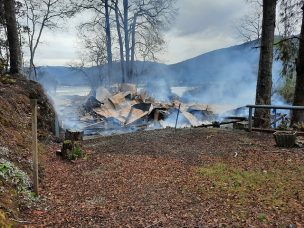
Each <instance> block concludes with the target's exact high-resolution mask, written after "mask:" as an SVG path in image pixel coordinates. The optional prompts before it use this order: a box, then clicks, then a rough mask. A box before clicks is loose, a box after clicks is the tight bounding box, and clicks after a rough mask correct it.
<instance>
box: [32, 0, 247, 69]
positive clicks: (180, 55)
mask: <svg viewBox="0 0 304 228" xmlns="http://www.w3.org/2000/svg"><path fill="white" fill-rule="evenodd" d="M177 7H178V8H179V12H178V15H177V17H176V19H175V20H174V22H173V23H172V25H171V29H170V30H169V31H167V32H166V34H165V37H166V38H167V41H168V47H167V48H166V51H164V52H163V53H161V54H160V55H159V58H160V60H161V61H162V62H164V63H175V62H178V61H182V60H185V59H188V58H191V57H194V56H197V55H200V54H203V53H205V52H207V51H211V50H214V49H218V48H223V47H227V46H231V45H234V44H237V43H239V40H238V39H237V38H236V37H237V36H236V31H235V29H234V26H235V25H234V24H235V21H236V20H237V19H238V18H240V17H241V16H243V15H244V14H245V13H246V12H247V10H248V5H247V4H246V2H245V0H187V1H186V0H178V1H177ZM80 20H82V18H80V19H79V18H78V19H77V18H76V19H74V20H72V21H70V22H69V23H67V24H66V28H65V29H64V30H59V31H55V32H51V31H48V32H46V33H45V34H44V35H43V41H44V43H43V44H41V46H39V48H38V52H37V56H36V64H37V65H65V64H66V63H68V62H71V61H74V60H76V59H77V49H78V48H79V47H78V46H77V44H76V31H75V29H73V27H74V26H75V25H76V24H77V23H76V22H79V21H80ZM67 27H69V28H70V29H69V31H67Z"/></svg>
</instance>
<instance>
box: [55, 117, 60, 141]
mask: <svg viewBox="0 0 304 228" xmlns="http://www.w3.org/2000/svg"><path fill="white" fill-rule="evenodd" d="M55 136H56V137H57V138H59V137H60V135H59V120H58V116H57V115H56V116H55Z"/></svg>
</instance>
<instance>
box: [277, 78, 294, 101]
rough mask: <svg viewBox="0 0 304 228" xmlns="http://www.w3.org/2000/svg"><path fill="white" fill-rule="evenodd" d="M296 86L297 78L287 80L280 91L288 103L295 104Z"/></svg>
mask: <svg viewBox="0 0 304 228" xmlns="http://www.w3.org/2000/svg"><path fill="white" fill-rule="evenodd" d="M295 85H296V80H295V77H292V78H285V79H284V83H283V84H282V85H281V86H280V87H279V89H278V93H279V95H281V96H282V97H283V98H284V100H285V101H286V102H287V103H292V102H293V97H294V92H295Z"/></svg>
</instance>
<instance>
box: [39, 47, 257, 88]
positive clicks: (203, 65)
mask: <svg viewBox="0 0 304 228" xmlns="http://www.w3.org/2000/svg"><path fill="white" fill-rule="evenodd" d="M253 46H254V43H253V42H249V43H245V44H241V45H236V46H232V47H228V48H223V49H218V50H214V51H211V52H208V53H205V54H202V55H199V56H197V57H194V58H191V59H188V60H185V61H182V62H179V63H175V64H171V65H166V64H161V63H154V62H141V61H137V62H136V63H135V68H136V71H137V74H138V77H137V78H136V79H135V82H136V81H137V82H145V81H147V79H148V78H150V77H152V78H155V77H156V78H165V79H166V80H169V82H170V83H173V84H179V83H182V84H184V83H187V84H192V83H194V84H197V83H205V82H210V81H211V82H212V81H218V80H221V78H222V77H223V76H224V75H225V77H226V76H228V77H231V74H232V73H233V71H235V70H236V69H237V71H238V74H242V75H245V74H248V71H251V72H252V71H254V72H255V73H256V71H257V63H258V57H259V50H258V49H256V48H253ZM106 68H107V66H101V67H89V68H85V69H82V70H76V69H74V70H73V69H71V68H70V67H64V66H41V67H39V68H38V72H40V74H41V75H43V76H44V77H52V78H54V79H55V80H57V81H58V82H59V83H60V84H68V85H69V84H72V85H73V84H83V83H87V81H88V79H87V76H93V75H96V74H101V76H102V75H105V74H106ZM113 68H114V73H113V75H114V77H113V79H114V81H119V80H120V77H121V72H120V64H119V63H118V62H116V63H114V66H113ZM190 81H191V82H190Z"/></svg>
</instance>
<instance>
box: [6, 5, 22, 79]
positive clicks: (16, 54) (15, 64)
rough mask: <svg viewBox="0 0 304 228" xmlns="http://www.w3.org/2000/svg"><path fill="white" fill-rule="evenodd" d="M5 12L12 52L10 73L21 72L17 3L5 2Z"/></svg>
mask: <svg viewBox="0 0 304 228" xmlns="http://www.w3.org/2000/svg"><path fill="white" fill-rule="evenodd" d="M4 11H5V19H6V27H7V39H8V43H9V51H10V73H12V74H15V73H20V72H21V51H20V45H19V36H18V30H17V21H16V14H15V1H14V0H4Z"/></svg>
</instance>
